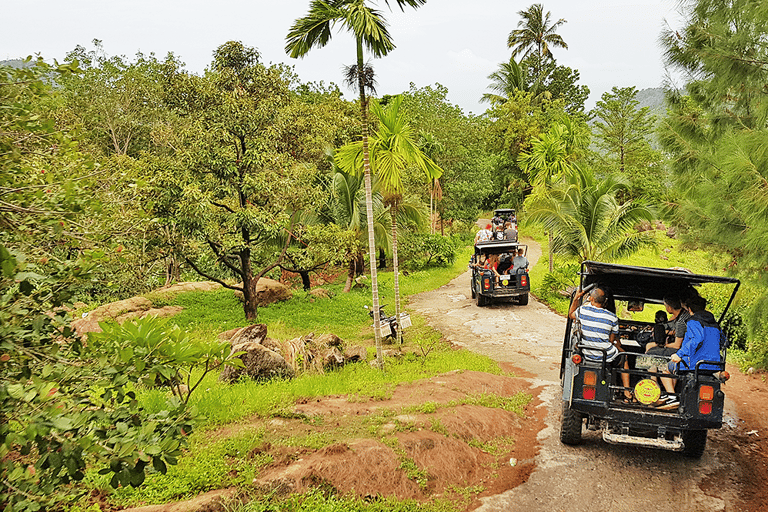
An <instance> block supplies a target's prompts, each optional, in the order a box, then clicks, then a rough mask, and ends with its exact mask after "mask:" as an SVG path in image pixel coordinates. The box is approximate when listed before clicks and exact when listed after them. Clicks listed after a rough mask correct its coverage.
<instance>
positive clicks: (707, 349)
mask: <svg viewBox="0 0 768 512" xmlns="http://www.w3.org/2000/svg"><path fill="white" fill-rule="evenodd" d="M683 307H685V308H686V309H687V310H688V312H689V313H690V314H691V318H690V319H689V320H688V322H687V324H686V333H685V338H683V343H682V345H681V346H680V349H678V351H677V352H675V353H674V354H672V355H671V356H670V362H669V365H668V366H667V368H666V369H665V370H664V373H680V372H685V371H693V370H695V369H696V364H697V363H698V362H699V361H717V362H719V361H720V339H721V331H720V326H719V325H718V324H717V320H715V316H714V315H713V314H712V313H710V312H709V311H707V310H706V307H707V300H706V299H705V298H703V297H700V296H698V295H696V296H692V297H690V298H687V299H684V302H683ZM719 369H720V368H719V367H717V366H715V365H712V364H702V365H700V366H699V370H704V371H717V370H719ZM661 381H662V383H663V384H664V388H665V389H666V391H667V393H669V394H672V393H674V392H675V383H674V381H673V380H672V379H667V378H662V379H661ZM660 400H661V402H662V404H661V405H662V406H669V407H677V406H679V405H680V403H679V401H678V399H677V398H675V397H671V396H666V397H664V396H662V398H661V399H660Z"/></svg>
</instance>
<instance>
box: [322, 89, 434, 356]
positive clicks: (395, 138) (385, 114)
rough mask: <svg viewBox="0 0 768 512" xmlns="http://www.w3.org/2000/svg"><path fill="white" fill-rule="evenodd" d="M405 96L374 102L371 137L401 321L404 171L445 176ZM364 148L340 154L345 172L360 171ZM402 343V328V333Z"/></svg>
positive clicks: (352, 147) (349, 146)
mask: <svg viewBox="0 0 768 512" xmlns="http://www.w3.org/2000/svg"><path fill="white" fill-rule="evenodd" d="M402 102H403V97H402V96H396V97H395V98H393V99H392V100H391V101H390V103H389V104H388V105H387V106H386V107H382V106H381V104H379V103H378V102H374V103H373V104H372V106H371V110H372V112H373V114H374V116H375V117H376V118H377V119H378V121H379V126H378V128H377V130H376V132H375V133H374V134H373V137H372V138H371V144H370V163H371V168H372V169H373V172H374V174H375V176H376V178H377V179H378V181H379V183H380V184H381V186H382V189H383V191H384V194H385V204H388V205H389V206H390V213H391V215H392V265H393V267H394V281H395V314H396V318H398V319H399V318H400V279H399V275H398V258H397V217H398V213H399V207H400V206H401V202H402V197H403V191H404V190H403V181H402V172H403V171H404V170H405V169H406V167H408V166H414V167H416V168H418V169H420V170H422V171H423V172H424V173H425V174H426V175H427V177H428V178H429V179H430V181H431V180H433V179H437V178H439V177H440V176H442V174H443V170H442V169H440V167H438V166H437V164H435V162H434V161H433V160H432V159H431V158H429V157H428V156H427V155H425V154H424V152H423V151H422V150H421V148H420V147H419V145H418V143H417V138H416V135H415V133H414V132H413V129H412V128H411V125H410V124H409V123H408V121H407V119H406V117H405V115H404V113H403V112H402V111H401V110H400V105H402ZM361 153H362V147H361V144H360V143H352V144H347V145H346V146H344V147H342V148H341V149H340V150H339V152H338V153H337V163H338V165H339V167H340V168H341V169H343V170H345V171H348V172H349V171H359V169H360V168H361V164H362V162H361ZM398 338H399V339H398V341H399V342H402V329H400V330H399V331H398Z"/></svg>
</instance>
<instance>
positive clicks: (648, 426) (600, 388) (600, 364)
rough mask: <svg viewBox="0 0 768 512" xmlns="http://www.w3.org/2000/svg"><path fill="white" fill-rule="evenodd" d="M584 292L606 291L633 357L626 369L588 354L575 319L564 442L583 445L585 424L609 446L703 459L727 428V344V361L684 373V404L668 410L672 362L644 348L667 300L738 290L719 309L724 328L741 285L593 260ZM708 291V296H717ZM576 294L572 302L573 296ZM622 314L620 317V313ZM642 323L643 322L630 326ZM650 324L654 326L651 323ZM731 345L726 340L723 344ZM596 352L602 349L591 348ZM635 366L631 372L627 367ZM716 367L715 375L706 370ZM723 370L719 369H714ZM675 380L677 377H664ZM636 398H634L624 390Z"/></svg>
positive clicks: (565, 357) (679, 381)
mask: <svg viewBox="0 0 768 512" xmlns="http://www.w3.org/2000/svg"><path fill="white" fill-rule="evenodd" d="M580 281H581V289H586V288H588V287H590V285H598V286H600V288H602V289H603V290H604V291H605V292H607V293H606V297H608V299H609V300H608V302H607V303H606V304H607V306H606V309H611V305H615V306H614V307H613V309H614V310H615V311H616V310H617V311H618V312H619V335H620V339H621V346H622V348H623V349H624V350H625V352H619V356H618V357H619V358H621V359H620V364H619V365H618V367H614V365H612V364H611V363H610V362H607V352H606V351H605V350H598V352H602V353H603V356H602V358H601V359H590V358H589V357H586V356H585V355H584V354H583V350H582V349H583V348H585V345H584V344H583V340H582V334H581V330H580V328H579V326H578V322H576V321H574V320H572V319H571V318H569V319H568V321H567V324H566V328H565V336H564V338H563V351H562V358H561V363H560V378H561V384H562V390H563V392H562V400H563V403H562V406H563V415H562V422H561V427H560V440H561V441H562V442H563V443H565V444H577V443H579V442H580V441H581V434H582V429H583V428H584V425H585V424H586V428H587V429H588V430H600V431H602V435H603V439H604V440H605V441H606V442H609V443H616V444H630V445H639V446H646V447H653V448H664V449H669V450H675V451H680V452H682V453H683V454H685V455H687V456H689V457H695V458H698V457H701V455H702V454H703V453H704V449H705V446H706V442H707V430H708V429H713V428H720V427H721V426H722V422H723V403H724V400H725V394H724V393H723V391H722V389H721V388H720V387H721V384H722V383H723V382H725V380H727V379H728V374H727V372H725V358H726V349H727V342H722V343H721V346H720V361H699V362H698V363H697V364H696V367H695V368H689V369H685V370H686V371H680V372H679V373H678V374H677V375H674V374H673V375H674V376H673V377H672V378H673V379H674V382H675V395H676V397H674V398H676V399H677V400H678V401H679V405H677V404H676V403H675V401H674V400H673V405H672V408H670V407H662V405H664V403H663V402H662V401H660V400H659V397H660V396H661V393H662V390H661V386H660V384H659V382H658V380H659V378H661V377H662V375H663V374H662V373H661V370H660V368H663V367H664V366H666V364H667V363H668V361H669V357H664V356H658V355H656V356H652V355H649V354H646V353H645V351H644V350H643V348H642V347H643V343H642V342H643V341H647V340H648V332H649V331H650V330H651V329H652V327H653V325H654V322H653V317H654V315H653V312H654V311H653V310H659V309H663V305H662V304H663V298H664V297H665V296H667V295H670V294H674V293H682V292H680V290H689V289H690V288H691V287H699V286H701V285H706V286H707V287H710V288H709V290H711V289H712V287H713V286H718V287H719V286H727V287H728V289H729V290H730V288H731V287H732V288H733V289H732V291H731V293H730V300H729V301H728V303H727V304H726V305H725V307H724V308H722V311H712V309H710V311H712V312H713V313H715V315H716V317H717V315H718V314H719V322H722V319H723V317H724V316H725V313H726V312H727V310H728V308H729V306H730V305H731V303H732V302H733V298H734V296H735V295H736V291H737V290H738V288H739V285H740V283H739V280H738V279H733V278H728V277H718V276H708V275H699V274H692V273H690V272H688V271H686V270H682V269H659V268H647V267H633V266H626V265H614V264H608V263H598V262H594V261H585V262H584V263H582V265H581V278H580ZM709 290H707V291H709ZM574 296H575V292H574V295H572V299H571V300H572V301H573V297H574ZM615 311H614V312H615ZM622 316H624V317H627V316H631V317H635V316H638V317H642V318H644V319H643V320H640V319H638V320H634V319H633V320H627V319H622ZM646 318H647V320H646ZM721 340H724V338H721ZM589 350H590V351H593V352H594V351H595V349H594V348H592V347H590V348H589ZM625 359H626V360H628V361H629V369H625V368H624V364H623V363H624V361H625ZM705 368H709V369H705ZM713 368H715V369H713ZM622 373H628V374H629V376H630V388H625V387H624V386H623V384H622V379H621V378H620V376H621V374H622ZM664 376H665V377H670V374H664ZM625 390H626V391H631V392H632V396H633V398H632V399H629V400H626V399H625V398H624V397H625V393H624V391H625Z"/></svg>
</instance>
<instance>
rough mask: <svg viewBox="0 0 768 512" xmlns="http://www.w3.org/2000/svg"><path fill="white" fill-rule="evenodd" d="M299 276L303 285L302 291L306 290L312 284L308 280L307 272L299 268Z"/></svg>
mask: <svg viewBox="0 0 768 512" xmlns="http://www.w3.org/2000/svg"><path fill="white" fill-rule="evenodd" d="M299 275H300V276H301V284H302V286H303V287H304V291H305V292H308V291H309V290H310V288H312V284H311V283H310V282H309V272H307V271H306V270H299Z"/></svg>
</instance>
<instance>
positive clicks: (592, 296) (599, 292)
mask: <svg viewBox="0 0 768 512" xmlns="http://www.w3.org/2000/svg"><path fill="white" fill-rule="evenodd" d="M589 301H590V302H591V303H592V305H593V306H595V307H598V308H602V307H604V306H605V301H606V295H605V290H603V289H602V288H595V289H594V290H592V291H591V292H589Z"/></svg>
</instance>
